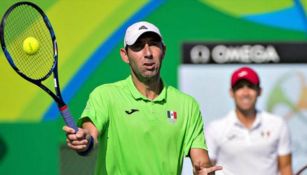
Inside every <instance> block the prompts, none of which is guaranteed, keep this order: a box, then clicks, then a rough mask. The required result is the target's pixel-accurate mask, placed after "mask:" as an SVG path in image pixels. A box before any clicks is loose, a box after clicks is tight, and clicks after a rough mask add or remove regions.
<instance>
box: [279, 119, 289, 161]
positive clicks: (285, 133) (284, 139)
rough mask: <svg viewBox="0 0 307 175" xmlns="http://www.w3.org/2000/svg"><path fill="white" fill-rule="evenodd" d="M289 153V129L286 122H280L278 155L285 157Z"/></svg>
mask: <svg viewBox="0 0 307 175" xmlns="http://www.w3.org/2000/svg"><path fill="white" fill-rule="evenodd" d="M289 153H291V138H290V133H289V128H288V126H287V124H286V122H284V121H283V122H282V125H281V129H280V136H279V142H278V155H280V156H281V155H287V154H289Z"/></svg>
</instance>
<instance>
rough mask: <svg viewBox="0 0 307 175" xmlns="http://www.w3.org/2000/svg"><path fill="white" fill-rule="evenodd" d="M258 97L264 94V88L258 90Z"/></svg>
mask: <svg viewBox="0 0 307 175" xmlns="http://www.w3.org/2000/svg"><path fill="white" fill-rule="evenodd" d="M257 93H258V97H259V96H260V95H261V94H262V88H261V87H259V89H258V92H257Z"/></svg>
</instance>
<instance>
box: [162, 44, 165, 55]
mask: <svg viewBox="0 0 307 175" xmlns="http://www.w3.org/2000/svg"><path fill="white" fill-rule="evenodd" d="M162 50H163V55H162V58H164V56H165V53H166V45H164V44H162Z"/></svg>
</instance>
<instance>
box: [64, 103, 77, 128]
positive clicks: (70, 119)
mask: <svg viewBox="0 0 307 175" xmlns="http://www.w3.org/2000/svg"><path fill="white" fill-rule="evenodd" d="M60 112H61V115H62V117H63V118H64V121H65V123H66V125H67V126H69V127H71V128H73V129H74V130H75V132H76V133H77V132H78V127H77V125H76V123H75V121H74V118H73V116H72V115H71V114H70V112H69V109H68V107H67V106H66V105H65V106H63V107H61V108H60Z"/></svg>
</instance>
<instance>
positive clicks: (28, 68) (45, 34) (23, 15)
mask: <svg viewBox="0 0 307 175" xmlns="http://www.w3.org/2000/svg"><path fill="white" fill-rule="evenodd" d="M4 35H5V37H4V38H5V42H6V45H7V49H8V52H9V53H10V55H11V58H12V61H13V64H14V65H15V66H16V67H17V69H18V70H19V72H21V73H22V74H24V75H26V76H27V77H29V78H31V79H33V80H41V79H45V78H47V77H48V76H49V75H50V72H51V71H52V70H53V67H54V64H55V59H54V52H53V40H52V38H51V35H50V32H49V29H48V28H47V26H46V24H45V21H44V19H43V17H42V16H41V14H40V13H39V12H38V11H37V10H36V9H34V8H33V7H31V6H29V5H20V6H17V7H16V8H15V9H14V10H12V11H11V13H10V14H9V16H8V17H7V19H6V25H5V28H4ZM28 37H34V38H36V39H37V40H38V42H39V49H38V51H37V52H36V53H34V54H31V55H30V54H27V53H26V52H25V51H24V50H23V42H24V40H25V39H26V38H28Z"/></svg>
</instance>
